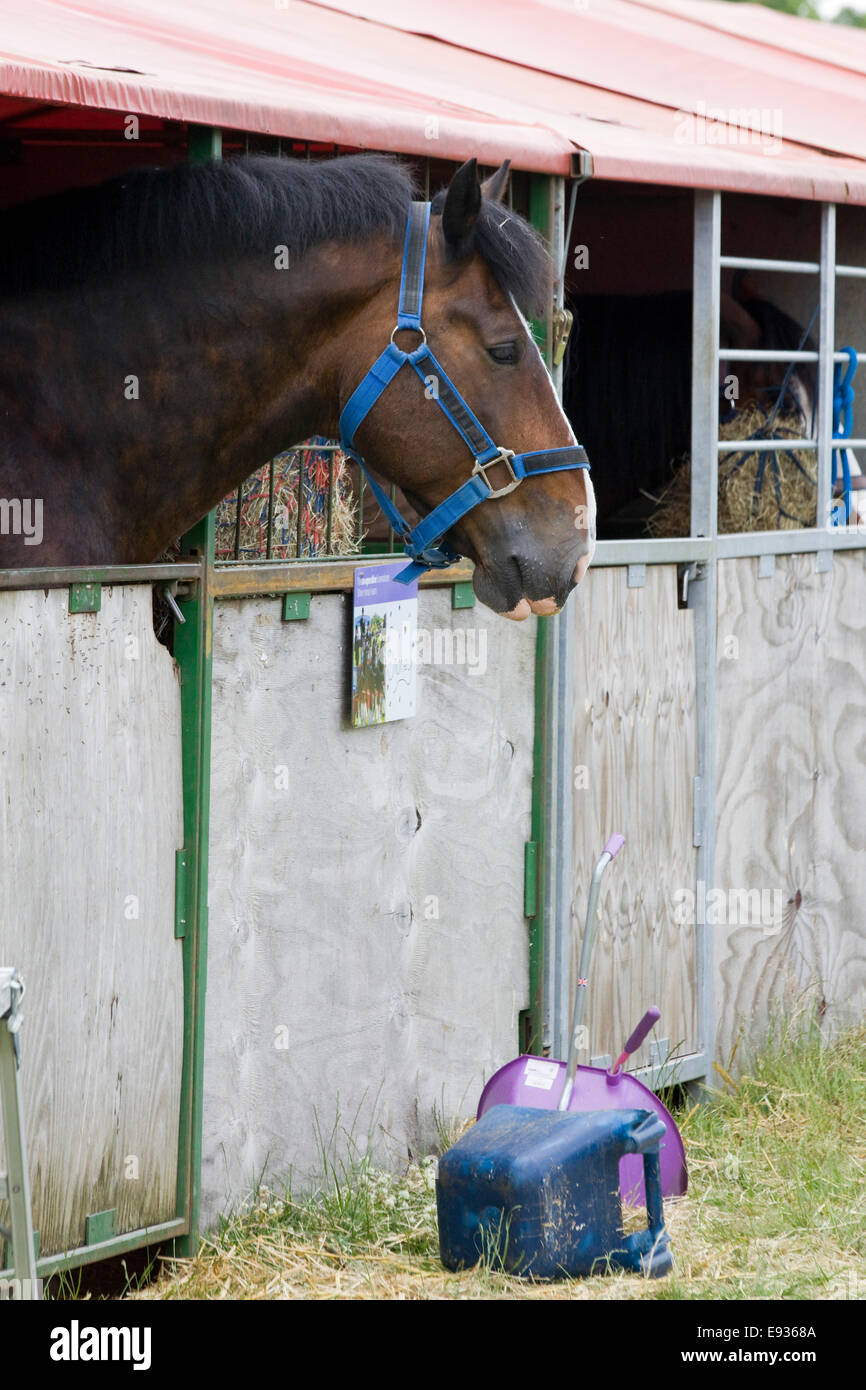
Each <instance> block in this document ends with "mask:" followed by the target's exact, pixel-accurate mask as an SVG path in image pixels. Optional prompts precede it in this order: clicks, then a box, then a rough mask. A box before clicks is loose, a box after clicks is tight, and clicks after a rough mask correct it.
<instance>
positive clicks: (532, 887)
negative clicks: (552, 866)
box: [523, 840, 538, 917]
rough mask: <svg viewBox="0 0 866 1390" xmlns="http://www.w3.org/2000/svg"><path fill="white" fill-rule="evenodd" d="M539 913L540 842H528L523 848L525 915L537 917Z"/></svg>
mask: <svg viewBox="0 0 866 1390" xmlns="http://www.w3.org/2000/svg"><path fill="white" fill-rule="evenodd" d="M537 912H538V841H537V840H527V842H526V844H525V845H524V846H523V915H524V917H535V916H536V914H537Z"/></svg>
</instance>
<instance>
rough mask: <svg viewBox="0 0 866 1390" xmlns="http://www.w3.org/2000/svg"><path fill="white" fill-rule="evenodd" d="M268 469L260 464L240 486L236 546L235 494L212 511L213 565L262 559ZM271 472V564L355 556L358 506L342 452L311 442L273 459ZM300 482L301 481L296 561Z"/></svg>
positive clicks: (316, 440) (265, 540)
mask: <svg viewBox="0 0 866 1390" xmlns="http://www.w3.org/2000/svg"><path fill="white" fill-rule="evenodd" d="M323 446H327V447H323ZM332 460H333V477H332V471H331V461H332ZM270 469H271V464H269V463H266V464H264V465H263V466H262V467H261V468H259V469H257V470H256V472H255V473H253V474H252V475H251V476H250V477H249V478H248V479H247V480H246V482H245V483H244V484H243V485H242V488H241V525H240V545H239V546H238V526H237V516H238V494H237V493H236V492H235V493H233V494H232V495H231V496H229V497H226V498H224V499H223V501H222V502H220V504H219V506H218V507H217V512H216V558H217V559H218V560H233V559H237V560H263V559H266V558H267V556H268V512H269V507H270ZM273 470H274V487H273V528H272V534H271V559H274V560H296V559H298V558H300V559H309V558H312V557H314V556H317V555H354V554H356V553H357V551H358V550H359V549H360V540H361V537H360V536H359V535H358V506H357V501H356V498H355V495H354V492H353V489H352V482H351V478H350V475H349V469H348V465H347V461H346V457H345V455H344V454H343V452H342V451H341V450H340V449H334V448H332V447H331V446H330V445H329V444H328V441H326V440H323V439H319V438H314V439H312V440H309V441H307V443H306V444H303V445H298V446H296V447H295V448H294V449H288V450H286V452H285V453H282V454H278V455H277V456H276V458H275V459H274V460H273ZM299 476H302V477H303V500H302V504H301V505H302V514H301V519H300V520H301V538H300V556H299V553H298V481H299Z"/></svg>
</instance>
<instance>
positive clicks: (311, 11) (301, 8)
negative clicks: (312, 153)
mask: <svg viewBox="0 0 866 1390" xmlns="http://www.w3.org/2000/svg"><path fill="white" fill-rule="evenodd" d="M0 92H2V93H5V94H6V95H7V97H8V98H9V99H11V100H10V102H7V103H6V105H5V107H4V108H3V109H2V111H0V115H3V116H6V117H7V118H8V116H9V115H11V114H13V110H16V111H17V110H20V109H21V105H22V102H24V101H28V102H39V103H49V104H58V103H61V104H70V105H74V106H79V107H90V108H95V109H102V110H106V109H110V110H113V111H121V112H135V113H138V114H141V115H151V116H158V117H163V118H174V119H178V120H188V121H197V122H201V123H203V124H209V125H217V126H222V127H224V128H229V129H237V130H246V131H262V132H269V133H272V134H280V135H286V136H294V137H296V138H301V139H309V140H316V141H328V142H334V143H337V144H344V145H355V146H364V147H375V148H380V149H392V150H397V151H403V152H407V153H427V152H429V153H431V154H435V155H438V156H440V157H443V158H452V159H461V158H466V157H468V156H469V155H472V154H476V155H478V157H479V158H480V159H481V160H482V161H483V162H484V163H488V164H489V163H495V162H498V161H499V160H500V159H503V158H505V157H509V158H511V159H512V160H513V161H514V163H515V164H516V165H517V166H518V167H521V168H527V169H536V170H541V171H547V172H561V173H564V172H567V170H568V168H569V162H570V156H571V155H572V154H573V153H574V152H575V151H576V150H586V151H588V152H589V153H590V154H591V155H592V157H593V163H594V170H595V173H596V175H597V176H599V177H602V178H619V179H629V180H638V181H643V182H658V183H673V184H680V185H687V186H698V187H721V188H726V189H739V190H743V191H748V192H769V193H777V194H788V195H796V196H800V197H821V198H829V199H834V200H836V201H840V202H845V201H851V202H861V203H866V33H864V32H862V31H857V30H853V29H841V28H839V27H838V26H833V25H828V24H819V23H817V22H813V21H809V20H798V19H794V18H792V17H790V16H787V15H781V14H778V13H776V12H773V11H769V10H766V9H763V8H762V7H760V6H753V5H744V4H737V5H736V6H734V5H731V4H729V3H722V2H719V3H713V0H640V2H639V3H636V2H635V0H471V3H466V0H437V3H436V4H435V5H424V6H422V5H411V6H407V5H406V4H405V0H318V3H317V2H316V0H285V3H283V0H271V2H270V3H265V0H182V3H178V0H3V15H2V25H0Z"/></svg>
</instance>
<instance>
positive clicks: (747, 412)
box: [647, 401, 817, 537]
mask: <svg viewBox="0 0 866 1390" xmlns="http://www.w3.org/2000/svg"><path fill="white" fill-rule="evenodd" d="M719 437H720V439H755V440H758V439H780V440H790V441H791V445H792V447H791V448H790V449H777V450H775V451H770V452H765V451H757V450H753V451H752V452H749V451H748V450H745V449H743V450H740V451H739V452H737V453H732V454H721V455H720V456H719V515H718V529H719V532H720V533H722V534H725V533H731V532H737V531H786V530H795V529H800V528H802V527H804V526H814V525H815V514H816V503H817V485H816V479H815V451H814V449H798V448H797V447H796V443H797V441H798V440H803V439H808V438H809V433H808V430H807V427H806V423H805V421H804V419H803V417H802V415H801V414H800V413H799V412H792V413H790V414H781V413H776V411H770V410H768V409H766V408H765V407H764V406H762V405H759V404H758V403H757V402H755V401H747V402H746V403H745V404H744V405H743V407H742V409H740V410H738V411H736V412H735V414H734V415H733V416H732V417H731V418H730V419H728V420H725V421H723V422H722V423H721V424H720V425H719ZM673 467H674V475H673V477H672V479H671V481H670V482H669V483H668V485H667V487H666V488H665V489H664V491H663V492H662V493H661V495H660V496H659V497H658V498H657V499H656V500H657V502H658V507H657V509H656V511H655V512H653V514H652V515H651V516H650V517H649V519H648V521H647V530H648V531H649V532H650V534H651V535H653V536H659V537H665V536H687V535H688V534H689V531H690V528H691V460H690V458H689V457H688V455H686V456H685V457H683V458H682V459H680V460H679V461H677V462H675V463H674V465H673Z"/></svg>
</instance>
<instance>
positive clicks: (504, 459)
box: [472, 446, 523, 497]
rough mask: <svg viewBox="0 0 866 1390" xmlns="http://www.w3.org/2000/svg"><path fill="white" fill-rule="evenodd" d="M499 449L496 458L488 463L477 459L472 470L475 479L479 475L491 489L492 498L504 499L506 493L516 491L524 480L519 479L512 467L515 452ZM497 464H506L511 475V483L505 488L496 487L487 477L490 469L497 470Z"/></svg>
mask: <svg viewBox="0 0 866 1390" xmlns="http://www.w3.org/2000/svg"><path fill="white" fill-rule="evenodd" d="M497 447H498V448H499V452H498V453H497V454H496V456H495V458H492V459H488V460H487V462H486V463H482V462H481V460H480V459H476V460H475V467H474V468H473V470H472V475H473V477H474V475H475V474H476V473H478V474H480V476H481V477H482V478H483V479H484V481H485V483H486V484H487V486H488V487H489V488H490V493H489V496H490V497H504V496H505V494H506V493H508V492H513V491H514V489H515V488H516V487H517V486H518V485H519V484H520V483H522V482H523V479H522V478H518V476H517V474H516V473H515V471H514V469H513V468H512V466H511V460H512V459H513V458H514V450H513V449H503V448H501V447H499V446H497ZM497 463H504V464H505V467H506V468H507V469H508V472H509V473H510V474H511V482H510V483H506V484H505V487H494V486H493V484H492V483H491V481H490V479H489V478H488V476H487V470H488V468H495V467H496V465H497Z"/></svg>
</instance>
